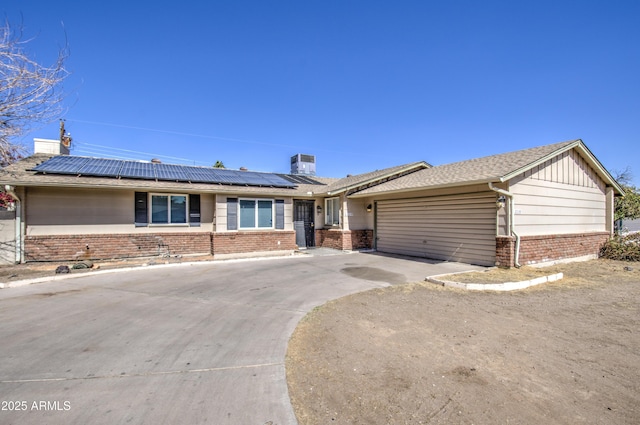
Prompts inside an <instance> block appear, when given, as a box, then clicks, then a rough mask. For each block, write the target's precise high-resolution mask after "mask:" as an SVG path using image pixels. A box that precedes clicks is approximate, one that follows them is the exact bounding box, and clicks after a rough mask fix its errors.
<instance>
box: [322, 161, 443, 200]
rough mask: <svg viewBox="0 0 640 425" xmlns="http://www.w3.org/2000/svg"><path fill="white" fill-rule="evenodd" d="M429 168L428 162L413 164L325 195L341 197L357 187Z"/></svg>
mask: <svg viewBox="0 0 640 425" xmlns="http://www.w3.org/2000/svg"><path fill="white" fill-rule="evenodd" d="M429 167H431V166H430V165H429V164H427V163H426V162H424V161H422V162H419V163H416V164H412V165H411V166H408V167H403V168H400V169H398V170H396V171H394V172H390V173H385V174H383V175H381V176H377V177H375V178H370V179H367V180H364V181H361V182H359V183H357V184H352V185H348V186H345V187H343V188H340V189H337V190H330V191H327V192H325V193H326V195H327V196H334V195H339V194H341V193H344V192H348V191H350V190H352V189H355V188H357V187H360V186H366V185H368V184H371V183H374V182H376V181H378V180H384V179H387V178H389V177H393V176H394V175H397V174H403V173H406V172H408V171H411V170H414V169H415V170H416V171H417V170H422V169H425V168H429Z"/></svg>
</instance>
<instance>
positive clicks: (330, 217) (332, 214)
mask: <svg viewBox="0 0 640 425" xmlns="http://www.w3.org/2000/svg"><path fill="white" fill-rule="evenodd" d="M324 211H325V220H324V222H325V224H326V225H328V226H337V225H339V224H340V198H329V199H325V200H324Z"/></svg>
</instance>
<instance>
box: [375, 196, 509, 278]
mask: <svg viewBox="0 0 640 425" xmlns="http://www.w3.org/2000/svg"><path fill="white" fill-rule="evenodd" d="M376 205H377V210H376V214H377V217H376V248H377V249H378V251H380V252H388V253H394V254H404V255H411V256H415V257H426V258H433V259H438V260H447V261H459V262H463V263H470V264H479V265H484V266H493V265H495V257H496V195H495V193H494V192H482V193H475V194H464V195H452V196H435V197H429V198H410V199H397V200H387V201H378V202H377V204H376Z"/></svg>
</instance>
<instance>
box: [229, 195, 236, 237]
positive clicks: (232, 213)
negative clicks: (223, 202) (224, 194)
mask: <svg viewBox="0 0 640 425" xmlns="http://www.w3.org/2000/svg"><path fill="white" fill-rule="evenodd" d="M227 230H238V198H227Z"/></svg>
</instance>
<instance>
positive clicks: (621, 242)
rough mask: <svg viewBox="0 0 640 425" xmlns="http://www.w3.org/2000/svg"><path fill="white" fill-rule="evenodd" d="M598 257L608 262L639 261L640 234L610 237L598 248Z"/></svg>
mask: <svg viewBox="0 0 640 425" xmlns="http://www.w3.org/2000/svg"><path fill="white" fill-rule="evenodd" d="M600 257H603V258H608V259H610V260H622V261H640V233H631V234H628V235H624V236H619V235H618V236H614V237H612V238H611V239H609V241H608V242H607V243H605V244H604V245H603V246H602V247H601V248H600Z"/></svg>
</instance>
